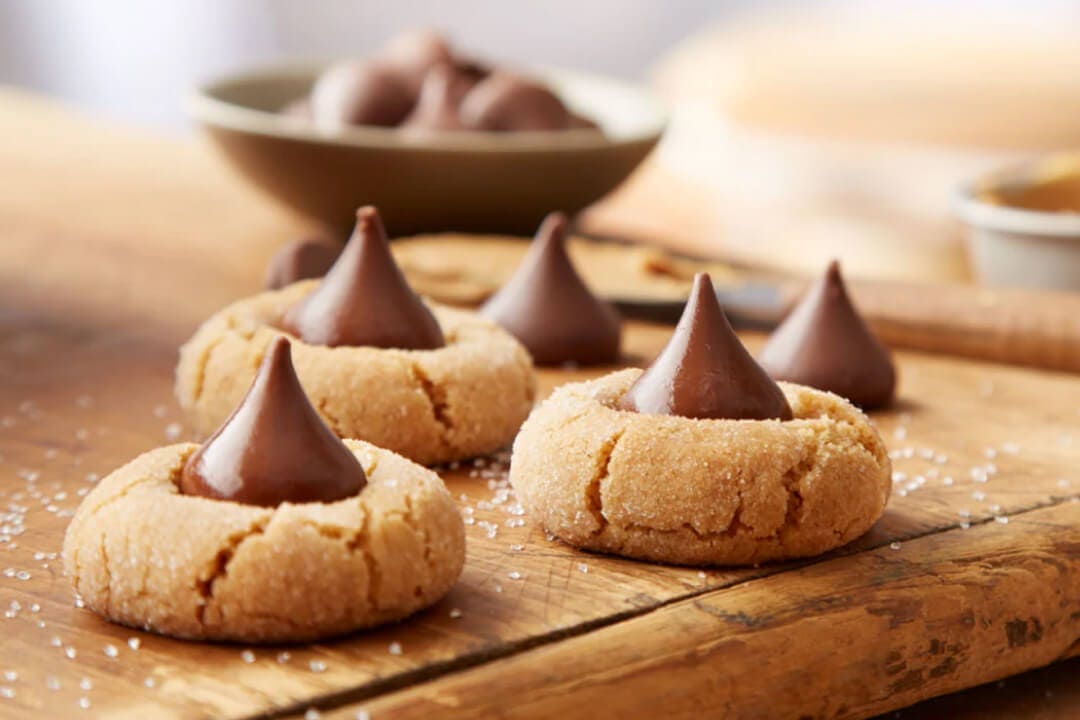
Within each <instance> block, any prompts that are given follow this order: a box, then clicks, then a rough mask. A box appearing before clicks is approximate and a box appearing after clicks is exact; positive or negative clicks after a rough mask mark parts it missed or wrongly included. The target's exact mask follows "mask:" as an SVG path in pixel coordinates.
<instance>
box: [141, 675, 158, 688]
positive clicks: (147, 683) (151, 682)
mask: <svg viewBox="0 0 1080 720" xmlns="http://www.w3.org/2000/svg"><path fill="white" fill-rule="evenodd" d="M142 684H143V685H145V686H146V687H148V688H152V687H154V686H155V685H157V680H155V679H154V678H152V677H147V678H146V679H145V680H143V681H142Z"/></svg>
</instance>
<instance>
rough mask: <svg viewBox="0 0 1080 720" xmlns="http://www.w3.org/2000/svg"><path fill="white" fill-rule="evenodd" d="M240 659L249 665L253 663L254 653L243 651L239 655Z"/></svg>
mask: <svg viewBox="0 0 1080 720" xmlns="http://www.w3.org/2000/svg"><path fill="white" fill-rule="evenodd" d="M240 659H241V660H243V661H244V662H245V663H247V664H248V665H250V664H251V663H253V662H255V653H253V652H252V651H250V650H244V651H243V652H241V653H240Z"/></svg>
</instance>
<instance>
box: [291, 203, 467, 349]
mask: <svg viewBox="0 0 1080 720" xmlns="http://www.w3.org/2000/svg"><path fill="white" fill-rule="evenodd" d="M281 327H282V329H284V330H286V331H288V332H290V333H292V334H293V335H295V336H296V337H298V338H300V339H302V340H303V341H304V342H307V343H311V344H313V345H328V346H330V347H336V346H339V345H350V346H370V347H380V348H399V349H402V350H431V349H434V348H440V347H443V346H444V345H445V344H446V342H445V340H444V339H443V334H442V330H441V329H440V328H439V323H438V321H437V320H436V319H435V316H434V315H432V313H431V310H429V309H428V308H427V306H426V305H425V304H424V303H423V301H422V300H421V299H420V298H419V297H418V296H417V295H416V293H414V292H413V290H412V288H410V287H409V283H408V282H407V281H406V280H405V276H404V275H403V274H402V273H401V270H400V268H398V266H397V263H396V262H394V257H393V255H391V254H390V244H389V242H388V240H387V238H386V229H385V228H384V227H383V224H382V220H381V219H380V218H379V214H378V212H377V211H376V210H375V208H373V207H370V206H368V207H362V208H360V209H359V210H358V211H357V212H356V229H355V230H354V231H353V235H352V238H351V239H350V240H349V242H348V244H346V245H345V249H344V250H342V252H341V256H340V257H339V258H338V259H337V262H335V263H334V266H333V267H332V268H330V271H329V272H328V273H327V274H326V277H325V278H323V281H322V282H321V283H320V284H319V286H318V287H317V288H315V290H314V291H313V292H312V293H311V294H310V295H308V296H307V297H305V298H304V299H303V300H301V301H300V302H299V303H297V304H296V305H294V306H293V307H291V308H290V309H289V310H288V311H287V312H286V313H285V316H284V317H283V318H282V321H281Z"/></svg>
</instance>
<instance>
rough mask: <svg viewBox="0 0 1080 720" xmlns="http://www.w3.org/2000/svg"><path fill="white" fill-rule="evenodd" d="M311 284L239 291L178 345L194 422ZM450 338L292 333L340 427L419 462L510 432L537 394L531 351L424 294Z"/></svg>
mask: <svg viewBox="0 0 1080 720" xmlns="http://www.w3.org/2000/svg"><path fill="white" fill-rule="evenodd" d="M316 286H317V281H304V282H299V283H295V284H293V285H290V286H288V287H286V288H283V289H282V290H277V291H271V292H264V293H261V294H259V295H255V296H253V297H250V298H247V299H244V300H240V301H239V302H236V303H233V304H232V305H229V306H228V307H226V308H224V309H223V310H221V311H220V312H218V313H217V314H216V315H214V316H213V317H211V318H210V319H209V320H207V321H206V322H205V323H204V324H203V326H202V327H200V328H199V330H198V331H197V332H196V333H195V335H194V337H192V338H191V340H189V341H188V342H187V344H185V345H184V346H183V347H182V348H181V349H180V363H179V365H178V366H177V369H176V396H177V399H178V400H179V402H180V406H181V408H183V409H184V411H185V412H186V413H187V415H188V417H189V418H190V419H191V423H192V425H193V426H194V428H195V430H196V431H197V432H200V433H204V434H205V433H209V432H211V431H213V430H214V429H215V428H216V427H217V426H218V425H220V424H221V423H222V421H224V420H225V418H226V417H228V416H229V413H231V412H232V410H233V408H234V407H236V404H237V403H238V402H239V401H240V398H241V397H242V396H243V394H244V392H245V391H246V390H247V388H248V385H249V384H250V383H251V379H252V377H253V376H254V374H255V368H256V367H258V365H259V361H260V360H261V358H262V355H263V353H264V352H265V350H266V347H267V346H268V345H269V343H270V341H271V340H272V339H273V338H275V337H277V336H278V335H282V334H286V333H284V331H282V330H280V329H278V328H277V327H276V325H277V323H278V322H279V320H280V319H281V316H282V315H283V314H284V312H285V311H286V310H287V309H288V308H289V307H291V306H292V305H294V304H295V303H296V302H297V301H299V300H300V299H301V298H303V297H304V296H306V295H307V294H308V293H310V292H311V291H312V290H313V289H315V287H316ZM430 307H431V309H432V311H433V312H434V313H435V317H436V319H437V320H438V321H439V324H440V326H441V327H442V331H443V335H444V336H445V338H446V346H445V347H442V348H439V349H436V350H395V349H384V348H372V347H344V346H341V347H326V346H322V345H309V344H307V343H305V342H303V341H302V340H299V339H292V358H293V363H294V365H295V367H296V372H297V375H299V377H300V382H301V383H302V385H303V387H304V392H305V393H306V394H307V396H308V398H309V399H310V400H311V404H312V405H314V406H315V408H316V410H318V412H319V414H320V415H321V416H322V418H323V419H324V420H325V421H326V423H327V424H328V425H329V426H330V428H331V429H333V430H334V432H335V433H337V434H338V435H339V436H340V437H346V438H358V439H361V440H366V441H368V442H371V443H374V444H376V445H378V446H380V447H384V448H387V449H389V450H393V451H394V452H397V453H400V454H402V455H404V456H406V457H408V458H410V459H412V460H415V461H416V462H419V463H423V464H425V465H427V464H432V463H440V462H448V461H451V460H459V459H463V458H467V457H472V456H474V455H480V454H484V453H488V452H491V451H493V450H496V449H498V448H500V447H503V446H505V445H507V444H509V443H510V441H511V440H512V439H513V437H514V434H515V433H516V432H517V430H518V428H519V427H520V426H521V423H522V421H523V420H524V419H525V417H526V416H527V415H528V414H529V410H530V409H531V408H532V406H533V399H534V397H535V394H536V377H535V373H534V372H533V367H532V360H531V359H530V357H529V354H528V353H527V352H526V351H525V349H524V348H523V347H522V346H521V345H520V344H519V343H518V342H517V341H516V340H515V339H514V338H513V337H511V336H510V335H509V334H508V333H506V332H505V331H503V330H501V329H500V328H498V327H497V326H496V325H495V324H493V323H491V322H489V321H487V320H484V319H483V318H481V317H479V316H477V315H475V314H473V313H471V312H465V311H461V310H455V309H452V308H446V307H442V306H439V305H435V304H430Z"/></svg>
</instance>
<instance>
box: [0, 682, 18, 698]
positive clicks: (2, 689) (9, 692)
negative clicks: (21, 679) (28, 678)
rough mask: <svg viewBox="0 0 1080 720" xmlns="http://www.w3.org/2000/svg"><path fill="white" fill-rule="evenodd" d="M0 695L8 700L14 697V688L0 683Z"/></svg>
mask: <svg viewBox="0 0 1080 720" xmlns="http://www.w3.org/2000/svg"><path fill="white" fill-rule="evenodd" d="M0 697H2V698H7V699H8V700H10V699H11V698H13V697H15V688H9V687H7V686H6V685H0Z"/></svg>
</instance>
